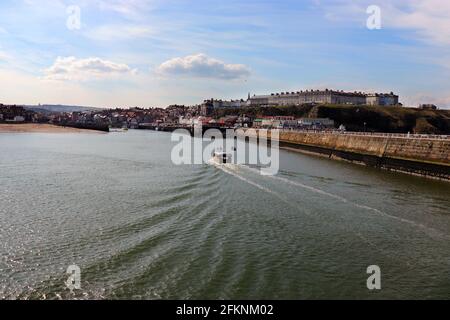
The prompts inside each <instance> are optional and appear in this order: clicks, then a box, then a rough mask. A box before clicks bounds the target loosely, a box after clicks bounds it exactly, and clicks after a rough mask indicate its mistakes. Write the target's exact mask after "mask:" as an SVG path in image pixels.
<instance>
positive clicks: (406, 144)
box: [247, 130, 450, 181]
mask: <svg viewBox="0 0 450 320" xmlns="http://www.w3.org/2000/svg"><path fill="white" fill-rule="evenodd" d="M251 132H253V134H254V133H255V132H256V131H252V130H250V131H248V132H247V134H249V133H251ZM279 142H280V146H281V147H284V148H288V149H294V150H299V151H304V152H309V153H314V154H318V155H322V156H325V157H328V158H330V159H339V160H345V161H350V162H353V163H358V164H363V165H367V166H371V167H377V168H382V169H386V170H391V171H399V172H404V173H408V174H413V175H419V176H425V177H429V178H435V179H440V180H447V181H450V139H448V138H426V137H414V136H410V137H408V136H406V135H388V134H386V135H383V134H379V135H366V134H357V133H354V134H342V133H325V132H296V131H280V134H279Z"/></svg>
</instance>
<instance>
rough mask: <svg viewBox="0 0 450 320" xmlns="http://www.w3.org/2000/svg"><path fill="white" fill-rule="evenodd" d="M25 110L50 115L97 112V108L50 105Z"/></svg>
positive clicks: (30, 107)
mask: <svg viewBox="0 0 450 320" xmlns="http://www.w3.org/2000/svg"><path fill="white" fill-rule="evenodd" d="M24 108H25V109H28V110H32V111H35V112H40V113H52V112H87V111H96V110H97V111H98V110H99V108H94V107H81V106H67V105H51V104H42V105H38V106H25V107H24Z"/></svg>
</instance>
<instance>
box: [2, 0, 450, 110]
mask: <svg viewBox="0 0 450 320" xmlns="http://www.w3.org/2000/svg"><path fill="white" fill-rule="evenodd" d="M372 4H373V3H371V1H365V0H364V1H360V2H358V4H355V3H353V1H349V0H329V1H318V0H309V1H304V2H301V3H299V2H297V1H292V0H287V1H283V2H282V3H279V2H275V1H273V0H253V1H249V2H247V3H245V4H242V3H240V2H239V1H235V0H232V1H229V2H228V3H227V4H223V3H220V2H218V1H204V0H200V1H196V2H195V3H191V2H189V1H184V0H171V1H160V0H151V1H143V0H133V1H123V0H115V1H104V0H99V1H94V2H93V1H85V0H80V1H65V0H57V1H50V0H45V1H35V0H23V1H12V0H7V1H3V2H2V3H1V4H0V8H1V9H2V10H1V11H0V18H1V20H0V21H2V22H0V43H1V45H0V79H1V80H2V83H3V90H2V92H1V93H0V100H1V101H2V103H4V104H23V105H38V104H39V103H41V104H43V103H42V101H46V104H50V105H59V104H61V105H75V106H93V107H96V108H115V107H121V106H124V105H125V106H143V107H146V108H148V107H150V106H169V105H174V104H179V105H196V104H200V103H201V102H202V101H203V100H205V99H210V98H211V97H214V98H217V99H224V100H230V99H240V98H241V97H243V98H244V99H245V97H247V94H248V92H251V93H252V94H254V93H257V94H270V92H280V91H296V90H297V88H304V89H325V88H330V87H333V88H340V89H342V90H345V91H366V92H391V91H393V92H395V93H396V94H398V95H399V96H400V100H401V102H403V104H404V105H405V106H407V107H417V106H418V105H420V104H428V103H430V104H435V105H437V106H438V107H439V108H440V109H450V94H449V93H448V92H449V89H450V88H449V83H450V73H449V68H450V64H449V63H448V61H449V60H450V59H449V57H450V31H449V30H450V19H448V17H449V16H450V4H449V3H441V2H440V1H437V0H431V1H421V0H413V1H405V0H395V1H385V0H381V1H378V4H377V5H378V6H379V8H380V10H381V11H380V19H381V20H380V23H381V24H380V26H379V28H372V29H370V28H368V25H367V22H368V19H370V17H371V13H370V10H369V8H370V6H371V5H372ZM368 12H369V13H368Z"/></svg>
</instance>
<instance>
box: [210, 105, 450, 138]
mask: <svg viewBox="0 0 450 320" xmlns="http://www.w3.org/2000/svg"><path fill="white" fill-rule="evenodd" d="M235 114H239V115H243V114H246V115H249V116H254V117H262V116H276V115H278V116H295V117H298V118H302V117H304V118H330V119H333V120H334V121H335V123H336V126H339V125H341V124H343V125H345V127H346V128H347V130H349V131H364V130H367V131H374V132H392V133H407V132H411V133H422V134H425V133H432V134H450V110H420V109H413V108H402V107H380V106H342V105H315V106H312V105H303V106H286V107H247V108H240V109H220V110H216V114H215V116H219V117H220V116H226V115H235ZM364 124H365V125H364Z"/></svg>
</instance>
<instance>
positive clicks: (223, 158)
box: [213, 151, 233, 164]
mask: <svg viewBox="0 0 450 320" xmlns="http://www.w3.org/2000/svg"><path fill="white" fill-rule="evenodd" d="M213 160H214V161H215V162H216V163H219V164H226V163H232V160H233V156H232V155H231V154H229V153H225V152H217V151H216V152H214V154H213Z"/></svg>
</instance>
